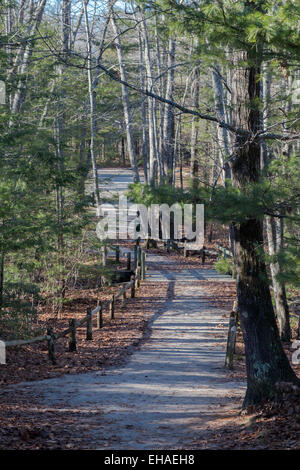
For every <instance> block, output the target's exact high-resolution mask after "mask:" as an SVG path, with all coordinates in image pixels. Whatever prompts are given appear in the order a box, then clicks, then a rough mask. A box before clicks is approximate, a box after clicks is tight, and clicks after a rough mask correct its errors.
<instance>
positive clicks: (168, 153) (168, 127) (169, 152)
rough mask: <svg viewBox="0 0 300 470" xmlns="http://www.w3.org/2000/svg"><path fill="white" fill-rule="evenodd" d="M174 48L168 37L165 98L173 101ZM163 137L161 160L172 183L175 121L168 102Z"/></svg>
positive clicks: (174, 45) (171, 40)
mask: <svg viewBox="0 0 300 470" xmlns="http://www.w3.org/2000/svg"><path fill="white" fill-rule="evenodd" d="M175 50H176V41H175V40H174V39H169V46H168V63H167V67H168V72H167V86H166V99H167V100H170V101H173V95H174V64H175ZM163 137H164V141H163V160H164V164H165V174H166V175H167V180H168V182H169V183H171V184H172V180H173V157H174V137H175V122H174V108H173V106H171V105H169V104H166V105H165V115H164V135H163Z"/></svg>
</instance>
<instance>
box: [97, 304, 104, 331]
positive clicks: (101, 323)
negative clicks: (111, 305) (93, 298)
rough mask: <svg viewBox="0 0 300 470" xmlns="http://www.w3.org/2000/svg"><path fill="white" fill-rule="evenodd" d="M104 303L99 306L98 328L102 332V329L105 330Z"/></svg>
mask: <svg viewBox="0 0 300 470" xmlns="http://www.w3.org/2000/svg"><path fill="white" fill-rule="evenodd" d="M102 310H103V307H102V302H100V304H99V311H98V312H97V328H98V330H100V328H103V316H102Z"/></svg>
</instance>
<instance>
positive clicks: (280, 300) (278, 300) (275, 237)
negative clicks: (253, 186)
mask: <svg viewBox="0 0 300 470" xmlns="http://www.w3.org/2000/svg"><path fill="white" fill-rule="evenodd" d="M262 98H263V104H264V113H263V123H262V126H263V128H265V127H266V126H267V125H268V114H269V104H270V102H271V74H270V72H269V71H268V69H267V66H264V67H263V83H262ZM261 154H262V157H261V167H262V168H263V167H264V165H265V164H266V163H267V162H268V160H269V158H270V157H271V155H269V154H268V149H267V147H266V145H265V144H264V145H263V146H262V149H261ZM265 227H266V234H267V240H268V248H269V254H270V256H271V257H272V259H271V262H270V271H271V277H272V285H273V292H274V300H275V311H276V315H277V319H278V323H279V333H280V337H281V339H282V341H290V340H291V327H290V316H289V307H288V303H287V298H286V291H285V285H284V283H283V282H282V281H279V280H278V275H279V274H280V264H279V261H278V260H276V255H278V252H279V250H280V249H282V247H283V219H275V218H274V217H271V216H266V217H265Z"/></svg>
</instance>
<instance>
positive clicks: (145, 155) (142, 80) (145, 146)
mask: <svg viewBox="0 0 300 470" xmlns="http://www.w3.org/2000/svg"><path fill="white" fill-rule="evenodd" d="M138 39H139V70H140V85H141V88H142V89H144V87H145V73H144V65H143V60H144V47H143V39H142V35H141V32H140V30H139V31H138ZM146 111H147V110H146V101H145V97H144V96H142V99H141V114H142V139H143V140H142V142H143V143H142V154H143V168H144V178H145V183H146V184H148V152H149V138H148V133H147V116H146Z"/></svg>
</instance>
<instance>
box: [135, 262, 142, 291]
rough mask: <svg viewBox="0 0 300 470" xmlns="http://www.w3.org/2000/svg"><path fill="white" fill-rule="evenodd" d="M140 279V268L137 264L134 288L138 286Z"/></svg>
mask: <svg viewBox="0 0 300 470" xmlns="http://www.w3.org/2000/svg"><path fill="white" fill-rule="evenodd" d="M140 280H141V268H140V267H139V266H138V267H137V268H136V272H135V288H136V289H137V288H138V287H140Z"/></svg>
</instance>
